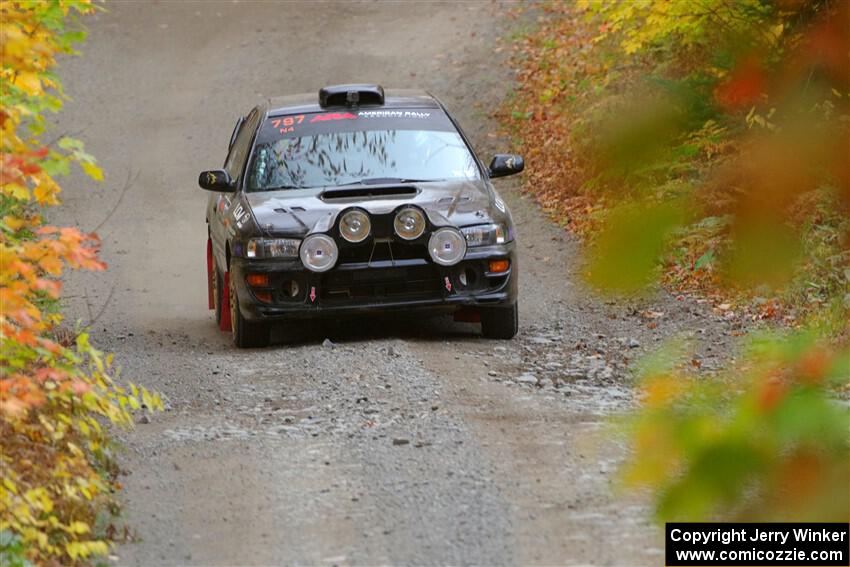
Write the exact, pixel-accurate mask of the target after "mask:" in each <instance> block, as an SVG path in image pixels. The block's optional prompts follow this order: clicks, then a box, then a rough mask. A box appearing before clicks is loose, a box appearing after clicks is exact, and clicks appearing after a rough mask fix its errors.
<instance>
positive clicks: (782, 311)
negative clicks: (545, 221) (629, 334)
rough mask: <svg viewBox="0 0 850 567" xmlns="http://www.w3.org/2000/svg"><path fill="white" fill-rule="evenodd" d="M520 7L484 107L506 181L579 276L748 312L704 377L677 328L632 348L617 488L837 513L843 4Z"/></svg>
mask: <svg viewBox="0 0 850 567" xmlns="http://www.w3.org/2000/svg"><path fill="white" fill-rule="evenodd" d="M525 9H531V10H534V11H536V12H537V13H536V14H533V15H532V16H536V23H535V24H534V25H531V26H529V27H528V28H527V29H520V30H519V31H517V32H515V33H514V35H513V36H512V37H511V38H510V39H511V40H512V44H513V50H514V51H513V61H514V64H515V66H516V68H517V77H518V81H517V82H518V84H517V85H516V86H515V88H514V91H513V93H512V96H511V97H510V99H509V101H508V102H507V103H506V105H505V106H504V108H503V109H502V110H501V111H500V113H499V116H500V118H501V120H502V123H503V124H504V125H505V127H506V129H507V130H508V132H509V133H510V134H511V136H512V137H513V139H514V143H515V145H516V149H517V151H518V152H520V153H523V154H524V155H525V157H526V161H527V164H528V171H527V173H526V178H525V186H524V190H525V191H526V192H527V193H529V194H531V195H533V196H534V197H535V198H536V199H537V200H538V201H539V202H540V203H541V205H542V206H543V207H544V209H545V210H546V211H547V212H548V213H549V214H550V215H551V216H552V217H553V219H554V220H555V221H556V222H558V223H560V224H561V225H562V226H564V227H566V228H567V229H569V230H571V231H573V232H574V233H576V234H578V235H579V236H580V237H582V238H583V239H584V240H585V242H586V244H587V245H588V251H589V254H588V263H587V266H586V276H587V279H588V281H589V282H590V283H591V284H593V285H594V286H595V287H596V288H597V289H599V290H601V291H603V292H610V293H617V294H635V293H639V292H641V291H643V290H646V289H647V288H651V287H652V284H654V283H656V282H660V283H661V284H662V285H663V286H664V287H666V288H667V289H668V290H670V291H673V292H674V293H677V294H695V295H698V296H702V297H707V298H709V299H710V300H712V301H713V304H714V306H715V307H714V308H715V311H716V312H718V313H723V312H727V311H730V310H736V311H739V312H743V313H745V314H746V315H747V317H748V318H749V319H751V320H752V321H753V323H754V325H753V327H754V330H752V331H751V332H749V333H741V336H740V340H739V349H740V351H741V356H740V357H738V358H737V359H736V361H735V362H734V363H733V364H731V365H730V366H729V367H728V368H726V369H724V370H723V371H722V372H719V373H717V374H716V375H712V376H710V377H706V376H704V375H702V374H700V373H699V372H698V371H697V369H695V368H693V367H691V365H689V364H688V361H689V360H691V357H690V356H688V353H691V352H693V345H690V344H688V342H687V341H686V340H684V339H683V340H677V341H673V342H671V343H670V344H668V345H666V346H665V347H664V348H663V349H661V350H660V351H659V352H657V353H655V354H654V355H653V356H652V357H649V358H648V359H646V360H644V361H643V363H642V364H641V366H640V368H639V369H638V371H637V380H638V384H639V387H640V396H641V400H642V404H641V407H640V409H639V410H637V411H636V412H635V413H634V414H632V415H630V416H628V417H627V418H626V430H627V431H628V435H629V438H630V441H631V446H632V449H633V452H632V455H631V458H630V461H629V463H628V464H627V466H626V467H625V470H624V471H623V473H624V475H623V476H624V481H625V482H626V484H628V485H630V486H634V487H641V488H645V489H648V490H650V491H651V492H652V494H653V496H654V501H655V505H656V511H657V514H658V517H659V519H661V520H671V519H686V520H712V519H746V520H750V521H753V520H771V521H781V520H792V519H794V520H798V521H799V520H815V519H819V520H843V521H846V520H847V517H848V510H850V497H848V485H847V478H848V473H850V467H848V460H850V448H848V430H850V429H849V428H848V426H849V425H850V421H848V408H847V404H846V398H847V395H848V393H850V390H848V384H850V350H848V334H849V333H848V331H849V330H850V327H848V322H850V215H848V210H850V156H848V150H847V148H848V147H850V137H848V132H850V116H848V100H850V99H849V98H848V97H850V65H848V50H847V46H848V45H850V42H848V38H849V37H850V35H848V25H850V14H848V3H846V2H841V1H831V0H784V1H777V2H773V1H770V2H768V1H761V0H742V1H736V2H729V1H727V0H694V1H692V2H678V1H675V0H656V1H652V2H650V1H632V0H611V1H605V2H600V1H587V0H583V1H581V2H579V3H577V4H575V3H568V2H552V3H546V4H544V5H542V6H540V5H537V6H534V7H531V8H529V7H526V8H525ZM531 19H533V18H529V17H523V18H519V19H518V21H523V20H526V21H528V20H531ZM842 400H843V401H842Z"/></svg>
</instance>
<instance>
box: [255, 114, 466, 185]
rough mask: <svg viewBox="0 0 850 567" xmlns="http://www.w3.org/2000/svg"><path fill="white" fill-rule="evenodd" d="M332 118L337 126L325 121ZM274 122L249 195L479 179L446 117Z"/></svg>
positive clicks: (263, 140) (261, 146)
mask: <svg viewBox="0 0 850 567" xmlns="http://www.w3.org/2000/svg"><path fill="white" fill-rule="evenodd" d="M388 114H389V113H388ZM399 114H401V112H399ZM419 114H424V113H419ZM326 116H330V118H322V117H326ZM317 117H319V118H321V119H320V120H316V118H317ZM299 118H301V123H300V124H299V123H298V119H299ZM271 120H272V124H271V126H272V128H267V127H266V126H264V128H263V129H262V130H261V133H260V135H259V136H258V140H257V143H256V146H255V149H254V157H253V159H252V161H251V166H250V168H249V172H248V184H247V185H248V187H247V188H248V191H274V190H283V189H301V188H311V187H333V186H340V185H350V184H360V183H364V184H368V183H401V182H413V181H420V182H421V181H442V180H464V179H476V178H478V175H479V174H478V167H477V165H476V162H475V159H474V158H473V156H472V153H471V152H470V151H469V149H468V148H467V146H466V143H465V142H464V140H463V139H462V138H461V136H460V134H458V132H457V131H456V130H455V129H454V128H453V127H452V126H451V123H450V122H449V121H448V120H447V119H445V115H443V120H439V119H438V120H428V119H424V118H421V117H420V118H409V119H404V116H403V115H402V116H400V117H399V116H378V117H370V116H369V115H368V114H366V115H364V113H358V114H353V113H348V112H346V113H326V114H316V115H312V116H311V115H302V116H290V117H278V118H275V119H271ZM284 120H287V124H288V123H289V122H290V121H291V122H292V123H291V124H289V125H287V124H285V123H284ZM275 123H277V126H275ZM299 126H301V127H300V128H299ZM328 130H330V131H328ZM295 134H298V135H295Z"/></svg>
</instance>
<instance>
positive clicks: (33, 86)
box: [14, 71, 43, 95]
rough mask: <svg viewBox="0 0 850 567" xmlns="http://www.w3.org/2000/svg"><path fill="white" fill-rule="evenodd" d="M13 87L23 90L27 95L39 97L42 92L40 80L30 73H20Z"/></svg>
mask: <svg viewBox="0 0 850 567" xmlns="http://www.w3.org/2000/svg"><path fill="white" fill-rule="evenodd" d="M14 83H15V86H16V87H18V88H20V89H21V90H23V91H24V92H26V93H27V94H29V95H40V94H42V92H43V89H42V88H41V79H40V78H39V76H38V75H37V74H36V73H33V72H32V71H20V72H18V74H17V76H15V80H14Z"/></svg>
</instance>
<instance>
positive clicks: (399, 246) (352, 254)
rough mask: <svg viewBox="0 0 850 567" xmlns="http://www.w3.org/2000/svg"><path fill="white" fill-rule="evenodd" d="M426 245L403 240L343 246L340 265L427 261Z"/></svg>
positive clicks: (373, 241) (340, 252) (340, 253)
mask: <svg viewBox="0 0 850 567" xmlns="http://www.w3.org/2000/svg"><path fill="white" fill-rule="evenodd" d="M427 259H428V250H427V249H426V247H425V245H424V244H417V243H409V242H404V241H401V240H374V239H370V240H369V241H368V242H365V243H363V244H355V245H349V246H343V247H342V248H341V249H340V251H339V264H340V265H344V264H366V263H375V262H392V261H398V260H427Z"/></svg>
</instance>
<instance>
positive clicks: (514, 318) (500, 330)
mask: <svg viewBox="0 0 850 567" xmlns="http://www.w3.org/2000/svg"><path fill="white" fill-rule="evenodd" d="M517 331H519V308H518V306H517V304H516V303H514V304H513V305H511V306H509V307H488V308H484V309H481V333H482V334H483V335H484V337H486V338H488V339H502V340H507V339H512V338H514V337H515V336H516V334H517Z"/></svg>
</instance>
